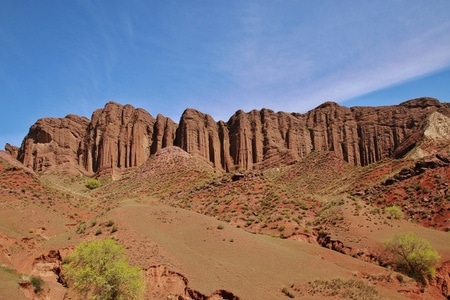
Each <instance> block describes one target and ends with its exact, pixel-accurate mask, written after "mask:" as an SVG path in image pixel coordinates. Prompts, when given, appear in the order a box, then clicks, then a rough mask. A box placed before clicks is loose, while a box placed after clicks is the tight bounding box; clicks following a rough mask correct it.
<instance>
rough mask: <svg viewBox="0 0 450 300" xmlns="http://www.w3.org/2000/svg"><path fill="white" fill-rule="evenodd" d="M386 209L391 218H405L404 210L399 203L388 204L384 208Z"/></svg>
mask: <svg viewBox="0 0 450 300" xmlns="http://www.w3.org/2000/svg"><path fill="white" fill-rule="evenodd" d="M384 211H385V212H386V213H388V214H389V216H390V217H391V218H395V219H397V220H398V219H401V218H403V212H402V210H401V209H400V207H398V206H397V205H393V206H388V207H386V208H385V209H384Z"/></svg>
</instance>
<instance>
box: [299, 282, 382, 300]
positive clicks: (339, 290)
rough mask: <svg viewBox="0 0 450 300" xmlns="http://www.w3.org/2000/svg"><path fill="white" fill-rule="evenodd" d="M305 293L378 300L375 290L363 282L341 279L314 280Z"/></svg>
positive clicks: (356, 299) (360, 299)
mask: <svg viewBox="0 0 450 300" xmlns="http://www.w3.org/2000/svg"><path fill="white" fill-rule="evenodd" d="M307 292H308V293H309V294H312V295H316V294H319V295H321V296H323V297H336V299H337V298H339V299H354V300H380V299H381V297H380V295H379V294H378V292H377V290H376V289H375V288H374V287H373V286H370V285H367V284H366V283H364V282H363V281H360V280H354V279H348V280H344V279H342V278H335V279H332V280H314V281H312V282H309V283H308V288H307Z"/></svg>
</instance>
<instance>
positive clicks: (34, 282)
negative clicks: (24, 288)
mask: <svg viewBox="0 0 450 300" xmlns="http://www.w3.org/2000/svg"><path fill="white" fill-rule="evenodd" d="M30 283H31V286H32V287H33V289H34V292H35V293H39V292H40V291H42V286H43V285H44V280H43V279H42V278H41V277H34V276H31V278H30Z"/></svg>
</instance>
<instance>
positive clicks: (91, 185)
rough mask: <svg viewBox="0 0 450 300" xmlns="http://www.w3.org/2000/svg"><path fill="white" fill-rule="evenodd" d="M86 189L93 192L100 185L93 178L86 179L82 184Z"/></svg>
mask: <svg viewBox="0 0 450 300" xmlns="http://www.w3.org/2000/svg"><path fill="white" fill-rule="evenodd" d="M84 185H85V186H86V187H87V188H88V189H90V190H93V189H96V188H99V187H100V186H101V185H102V183H101V182H100V181H99V180H97V179H95V178H88V179H87V180H86V182H85V184H84Z"/></svg>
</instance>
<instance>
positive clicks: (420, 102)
mask: <svg viewBox="0 0 450 300" xmlns="http://www.w3.org/2000/svg"><path fill="white" fill-rule="evenodd" d="M399 105H400V106H405V107H408V108H417V107H419V108H426V107H441V102H439V100H438V99H436V98H431V97H421V98H416V99H412V100H408V101H405V102H402V103H400V104H399Z"/></svg>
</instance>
